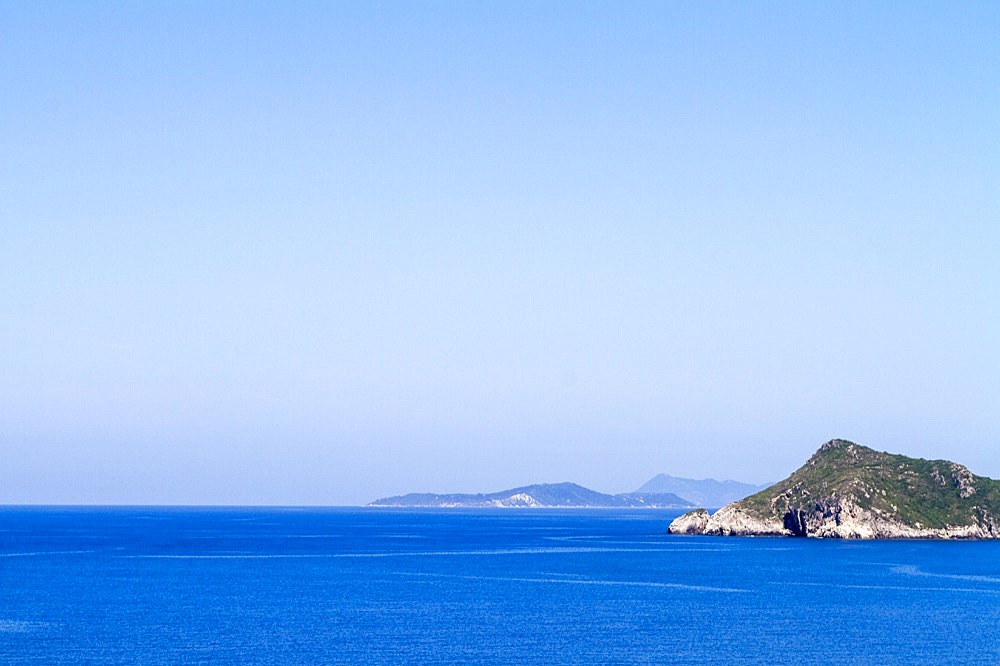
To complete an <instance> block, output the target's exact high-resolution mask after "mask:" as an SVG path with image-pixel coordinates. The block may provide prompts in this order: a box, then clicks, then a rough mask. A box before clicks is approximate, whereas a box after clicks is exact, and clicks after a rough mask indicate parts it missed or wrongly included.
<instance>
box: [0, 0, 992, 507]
mask: <svg viewBox="0 0 1000 666" xmlns="http://www.w3.org/2000/svg"><path fill="white" fill-rule="evenodd" d="M998 35H1000V4H997V3H994V2H981V3H976V2H963V3H953V2H940V3H917V2H912V3H911V2H907V3H896V2H894V3H788V4H785V3H701V2H688V3H679V2H670V3H652V2H650V3H645V2H642V3H622V2H608V3H593V4H592V3H582V2H568V3H559V2H541V3H540V2H524V3H517V2H497V3H480V2H454V3H445V2H434V3H420V2H407V3H376V2H359V3H328V2H317V3H290V2H289V3H285V2H280V3H277V2H276V3H259V4H257V3H231V2H207V3H206V2H200V1H199V2H190V3H182V2H167V3H152V2H148V3H147V2H114V3H97V2H88V3H75V2H65V3H57V2H19V1H13V0H2V1H0V91H2V93H0V154H2V159H0V320H2V325H0V345H2V350H3V351H2V353H0V438H2V439H0V456H2V458H3V461H4V462H3V464H2V465H0V502H5V503H16V502H60V503H61V502H68V503H77V502H79V503H91V502H96V503H122V502H124V503H146V502H149V503H161V502H166V503H217V502H218V503H292V504H355V503H363V502H366V501H368V500H370V499H373V498H375V497H377V496H380V495H387V494H396V493H401V492H407V491H418V490H428V491H476V490H482V491H491V490H499V489H502V488H505V487H510V486H514V485H520V484H525V483H532V482H545V481H563V480H573V481H576V482H579V483H582V484H584V485H587V486H590V487H593V488H595V489H597V490H603V491H615V492H618V491H626V490H632V489H634V488H636V487H638V486H639V485H640V484H642V483H643V482H645V481H646V480H647V479H648V478H649V477H651V476H653V475H654V474H656V473H658V472H668V473H670V474H674V475H678V476H694V477H705V476H714V477H717V478H736V479H740V480H746V481H755V482H762V481H767V480H776V479H778V478H781V477H783V476H785V475H786V474H787V473H788V472H790V471H791V470H793V469H794V468H795V467H797V466H798V465H799V464H800V463H801V462H802V461H804V460H805V459H806V457H808V456H809V455H810V454H811V453H812V452H813V450H814V449H815V448H816V447H818V446H819V445H820V444H821V443H822V442H824V441H826V440H827V439H830V438H832V437H846V438H849V439H853V440H855V441H858V442H860V443H863V444H867V445H869V446H873V447H875V448H878V449H883V450H890V451H895V452H903V453H908V454H911V455H918V456H923V457H947V458H951V459H955V460H959V461H961V462H964V463H966V464H968V465H969V466H970V467H971V468H972V469H973V471H975V472H977V473H980V474H986V475H991V476H994V477H1000V458H998V455H997V450H998V446H1000V352H998V341H1000V269H998V267H997V263H998V257H1000V39H998Z"/></svg>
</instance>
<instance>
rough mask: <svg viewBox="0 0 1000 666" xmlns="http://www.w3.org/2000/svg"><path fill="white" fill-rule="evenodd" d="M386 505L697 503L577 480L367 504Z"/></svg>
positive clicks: (415, 495) (673, 506)
mask: <svg viewBox="0 0 1000 666" xmlns="http://www.w3.org/2000/svg"><path fill="white" fill-rule="evenodd" d="M368 506H383V507H414V508H416V507H439V508H472V509H478V508H566V509H569V508H574V509H576V508H587V509H590V508H593V509H630V508H639V507H645V508H650V509H688V508H692V507H694V506H697V505H696V504H694V503H692V502H689V501H687V500H685V499H682V498H680V497H678V496H677V495H674V494H673V493H622V494H619V495H606V494H604V493H599V492H597V491H596V490H590V489H589V488H584V487H583V486H580V485H577V484H575V483H540V484H535V485H531V486H522V487H520V488H511V489H510V490H502V491H500V492H496V493H488V494H483V493H478V494H467V493H452V494H446V495H437V494H434V493H410V494H408V495H397V496H395V497H383V498H381V499H377V500H375V501H374V502H371V503H369V504H368Z"/></svg>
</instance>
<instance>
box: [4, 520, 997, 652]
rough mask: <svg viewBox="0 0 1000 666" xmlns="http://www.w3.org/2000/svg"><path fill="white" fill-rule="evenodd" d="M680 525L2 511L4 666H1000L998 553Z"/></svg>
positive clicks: (970, 545)
mask: <svg viewBox="0 0 1000 666" xmlns="http://www.w3.org/2000/svg"><path fill="white" fill-rule="evenodd" d="M677 514H678V512H677V511H667V510H655V509H635V510H612V509H600V510H596V509H595V510H588V509H573V510H553V509H500V510H461V509H440V510H420V511H417V510H405V509H384V508H377V509H376V508H187V507H185V508H163V507H154V508H150V507H129V508H120V507H115V508H94V507H86V508H84V507H30V508H26V507H0V664H882V665H886V664H1000V543H996V542H985V541H981V542H972V541H968V542H949V541H867V542H864V541H839V540H813V539H796V538H738V537H728V538H727V537H704V536H674V535H668V534H667V533H666V530H667V525H668V524H669V522H670V520H671V519H672V518H673V517H675V516H676V515H677Z"/></svg>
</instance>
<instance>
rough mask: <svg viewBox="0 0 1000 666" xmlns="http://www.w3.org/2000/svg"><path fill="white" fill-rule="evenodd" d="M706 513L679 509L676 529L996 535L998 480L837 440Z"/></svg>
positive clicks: (857, 535)
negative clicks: (781, 476)
mask: <svg viewBox="0 0 1000 666" xmlns="http://www.w3.org/2000/svg"><path fill="white" fill-rule="evenodd" d="M703 514H704V515H707V514H705V512H704V511H701V510H700V511H693V512H690V513H687V514H684V515H682V516H680V517H679V518H677V519H676V520H675V521H674V522H672V523H671V524H670V528H669V531H670V533H671V534H708V535H721V536H729V535H733V536H779V535H780V536H806V537H834V538H843V539H997V538H1000V518H998V517H1000V482H998V481H996V480H993V479H989V478H986V477H981V476H976V475H975V474H973V473H972V472H970V471H969V470H968V469H967V468H966V467H964V466H962V465H959V464H957V463H953V462H950V461H947V460H924V459H920V458H908V457H906V456H902V455H894V454H889V453H882V452H878V451H874V450H873V449H870V448H868V447H865V446H860V445H858V444H855V443H853V442H848V441H846V440H840V439H835V440H831V441H829V442H827V443H826V444H824V445H823V446H822V447H820V449H819V451H817V452H816V453H815V454H814V455H813V456H812V457H811V458H810V459H809V460H808V461H807V462H806V464H805V465H803V466H802V467H800V468H799V469H798V470H796V471H795V472H794V473H793V474H792V475H791V476H789V477H788V478H787V479H785V480H784V481H781V482H779V483H776V484H775V485H773V486H771V487H770V488H767V489H766V490H763V491H761V492H759V493H757V494H755V495H751V496H750V497H747V498H746V499H743V500H740V501H739V502H734V503H732V504H729V505H726V506H725V507H723V508H722V509H720V510H719V511H717V512H716V513H715V514H714V515H712V516H710V517H708V518H707V520H704V519H703ZM702 524H704V527H703V528H702V529H700V530H699V529H697V527H698V526H700V525H702Z"/></svg>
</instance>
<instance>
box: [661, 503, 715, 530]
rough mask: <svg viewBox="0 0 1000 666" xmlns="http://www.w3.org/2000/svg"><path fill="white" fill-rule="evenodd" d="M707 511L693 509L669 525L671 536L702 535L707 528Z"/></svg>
mask: <svg viewBox="0 0 1000 666" xmlns="http://www.w3.org/2000/svg"><path fill="white" fill-rule="evenodd" d="M708 518H709V516H708V511H706V510H705V509H695V510H694V511H689V512H688V513H685V514H684V515H683V516H680V517H679V518H676V519H674V521H673V522H672V523H670V533H671V534H704V533H705V528H706V527H707V526H708Z"/></svg>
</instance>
